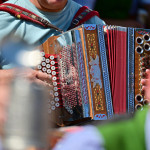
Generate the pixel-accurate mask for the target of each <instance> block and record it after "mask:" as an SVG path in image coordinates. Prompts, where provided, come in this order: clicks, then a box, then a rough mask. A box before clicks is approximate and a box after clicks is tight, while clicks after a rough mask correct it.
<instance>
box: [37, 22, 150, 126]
mask: <svg viewBox="0 0 150 150" xmlns="http://www.w3.org/2000/svg"><path fill="white" fill-rule="evenodd" d="M149 41H150V36H149V31H148V30H146V29H135V28H127V27H119V26H102V25H95V24H84V25H81V26H79V27H77V28H75V29H73V30H69V31H67V32H64V33H62V34H60V35H58V36H52V37H50V38H49V39H48V40H47V41H46V42H45V43H43V44H42V45H41V47H42V55H43V60H42V62H41V64H40V65H38V69H39V70H40V71H42V72H46V73H48V74H49V75H50V76H51V77H52V83H53V89H50V90H49V92H50V99H49V100H48V113H49V114H50V118H51V119H52V120H53V121H55V122H56V123H57V124H58V125H67V124H68V123H75V122H77V121H80V122H82V121H84V120H86V119H90V120H106V119H111V118H112V117H113V115H114V114H122V113H134V111H135V109H142V108H143V105H145V104H147V103H148V100H146V99H145V97H144V93H143V91H142V85H141V83H140V81H141V78H143V77H144V74H145V70H146V68H148V67H149V51H150V45H149V43H150V42H149Z"/></svg>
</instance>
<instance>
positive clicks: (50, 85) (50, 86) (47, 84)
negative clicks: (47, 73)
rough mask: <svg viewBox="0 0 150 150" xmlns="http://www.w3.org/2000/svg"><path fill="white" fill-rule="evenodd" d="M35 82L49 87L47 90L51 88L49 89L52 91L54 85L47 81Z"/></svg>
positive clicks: (37, 80)
mask: <svg viewBox="0 0 150 150" xmlns="http://www.w3.org/2000/svg"><path fill="white" fill-rule="evenodd" d="M34 81H35V82H36V83H37V84H40V85H42V86H44V87H47V88H49V89H52V87H53V86H52V84H50V83H47V82H46V81H42V80H40V79H37V78H36V79H34Z"/></svg>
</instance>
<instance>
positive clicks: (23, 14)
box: [0, 3, 63, 33]
mask: <svg viewBox="0 0 150 150" xmlns="http://www.w3.org/2000/svg"><path fill="white" fill-rule="evenodd" d="M0 11H6V12H8V13H10V14H11V15H13V16H16V17H17V18H18V19H22V20H27V21H31V22H34V23H37V24H39V25H41V26H43V27H46V28H53V29H55V30H58V31H59V32H61V33H62V32H63V30H61V29H59V28H57V27H56V26H54V25H52V24H51V23H49V22H48V21H47V20H45V19H43V18H41V17H40V16H38V15H36V14H35V13H33V12H31V11H29V10H28V9H25V8H23V7H20V6H18V5H15V4H11V3H4V4H1V5H0Z"/></svg>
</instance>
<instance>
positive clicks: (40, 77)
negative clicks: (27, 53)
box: [17, 69, 52, 87]
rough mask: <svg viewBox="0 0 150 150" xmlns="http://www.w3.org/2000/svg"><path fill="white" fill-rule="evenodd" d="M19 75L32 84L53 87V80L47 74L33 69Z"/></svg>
mask: <svg viewBox="0 0 150 150" xmlns="http://www.w3.org/2000/svg"><path fill="white" fill-rule="evenodd" d="M17 75H19V76H22V77H24V78H27V79H29V80H30V81H31V82H36V83H38V84H41V85H44V86H48V87H51V86H52V79H51V77H50V76H49V75H48V74H47V73H43V72H40V71H37V70H33V69H26V70H25V71H23V72H20V73H19V74H17Z"/></svg>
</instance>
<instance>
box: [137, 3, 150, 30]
mask: <svg viewBox="0 0 150 150" xmlns="http://www.w3.org/2000/svg"><path fill="white" fill-rule="evenodd" d="M138 20H139V21H140V22H141V23H143V24H144V27H145V28H147V29H150V0H139V10H138Z"/></svg>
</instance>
